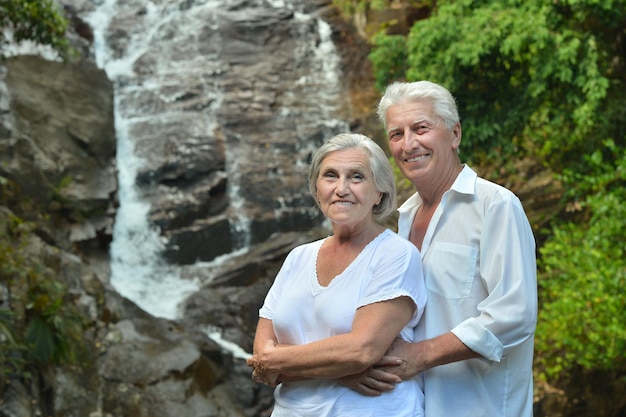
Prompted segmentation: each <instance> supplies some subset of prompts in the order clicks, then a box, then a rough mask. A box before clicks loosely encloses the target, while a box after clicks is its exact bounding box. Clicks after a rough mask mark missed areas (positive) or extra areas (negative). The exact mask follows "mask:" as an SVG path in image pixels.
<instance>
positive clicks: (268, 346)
mask: <svg viewBox="0 0 626 417" xmlns="http://www.w3.org/2000/svg"><path fill="white" fill-rule="evenodd" d="M274 349H276V344H275V343H274V341H273V340H268V341H267V342H265V345H264V346H263V348H262V349H261V350H260V351H259V352H255V353H254V355H253V356H252V357H251V358H248V359H247V360H246V364H247V365H248V366H250V367H252V380H253V381H254V382H259V383H262V384H265V385H269V386H270V387H275V386H276V385H278V383H279V381H278V377H279V376H280V374H278V373H274V372H270V371H268V370H267V362H266V361H267V356H268V355H269V354H270V353H271V352H272V351H273V350H274Z"/></svg>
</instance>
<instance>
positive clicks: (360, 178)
mask: <svg viewBox="0 0 626 417" xmlns="http://www.w3.org/2000/svg"><path fill="white" fill-rule="evenodd" d="M352 178H353V179H355V180H359V181H360V180H362V179H363V178H365V177H364V176H363V175H362V174H359V173H356V174H353V175H352Z"/></svg>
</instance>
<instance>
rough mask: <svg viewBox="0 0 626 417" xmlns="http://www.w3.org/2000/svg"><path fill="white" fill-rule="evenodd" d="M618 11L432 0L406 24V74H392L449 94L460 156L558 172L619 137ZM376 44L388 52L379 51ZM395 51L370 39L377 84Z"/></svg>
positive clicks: (621, 21)
mask: <svg viewBox="0 0 626 417" xmlns="http://www.w3.org/2000/svg"><path fill="white" fill-rule="evenodd" d="M624 10H626V1H625V0H615V1H609V0H607V1H604V2H601V3H599V2H596V1H592V0H589V1H583V0H580V1H563V2H545V1H543V0H529V1H512V0H498V1H494V0H483V1H473V0H460V1H451V0H447V1H439V2H437V8H436V9H435V10H434V12H433V14H432V16H431V17H430V18H428V19H424V20H421V21H418V22H416V23H415V24H414V26H413V28H412V29H411V32H410V33H409V35H408V37H407V40H406V48H407V49H406V50H407V51H408V55H407V71H406V74H405V76H404V77H398V78H406V79H408V80H418V79H428V80H432V81H435V82H438V83H441V84H442V85H444V86H446V87H448V88H449V89H450V90H451V91H452V92H453V94H454V95H455V97H456V98H457V100H458V103H459V109H460V113H461V117H462V119H463V144H462V149H461V151H462V157H463V158H464V159H466V160H467V159H469V158H470V156H471V158H472V159H473V160H474V161H475V162H477V163H480V162H481V161H483V160H485V159H490V158H497V157H499V158H506V157H520V156H522V155H537V156H538V157H540V158H543V159H545V161H546V163H547V164H550V165H557V170H558V168H560V167H562V166H563V161H568V160H571V163H573V164H576V163H578V162H580V158H579V156H580V155H582V153H584V152H588V151H589V150H593V149H594V148H595V147H596V146H597V144H598V143H599V142H600V141H602V140H604V139H605V138H608V137H623V136H624V128H623V126H624V121H625V120H626V115H625V111H624V109H623V106H622V105H619V106H618V105H617V104H618V103H620V102H621V101H620V100H621V99H622V96H623V91H624V89H625V88H626V86H625V83H624V78H625V76H626V75H625V73H624V71H623V65H624V64H623V59H620V56H623V51H622V50H620V49H619V48H620V45H623V42H620V41H619V40H620V39H621V37H622V34H621V31H622V28H623V27H624V26H625V25H626V12H625V11H624ZM383 36H384V35H383ZM377 45H382V47H383V48H385V49H387V51H385V53H384V54H377V52H376V49H377V48H378V46H377ZM394 47H397V48H398V50H397V51H396V52H395V53H397V54H398V56H400V54H402V53H404V48H405V46H404V45H402V44H401V43H400V42H397V41H395V42H391V41H389V42H385V41H384V40H381V39H376V43H375V46H374V48H375V50H374V51H373V53H372V61H373V65H374V69H375V71H376V74H377V77H380V78H378V80H377V81H378V82H379V84H381V85H385V84H387V83H388V80H389V77H387V78H385V77H386V75H385V72H386V69H385V68H386V67H387V66H388V65H389V64H388V63H387V62H386V61H385V60H386V57H389V56H394V51H389V50H388V49H390V48H394ZM621 48H623V46H621ZM620 126H621V127H620ZM581 151H582V152H581Z"/></svg>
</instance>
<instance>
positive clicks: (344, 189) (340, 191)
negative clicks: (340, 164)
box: [335, 178, 350, 195]
mask: <svg viewBox="0 0 626 417" xmlns="http://www.w3.org/2000/svg"><path fill="white" fill-rule="evenodd" d="M335 192H336V193H337V195H346V194H347V193H349V192H350V182H349V181H348V179H347V178H339V181H337V188H336V189H335Z"/></svg>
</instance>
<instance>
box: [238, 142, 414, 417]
mask: <svg viewBox="0 0 626 417" xmlns="http://www.w3.org/2000/svg"><path fill="white" fill-rule="evenodd" d="M309 188H310V191H311V195H312V196H313V198H315V200H316V201H317V205H318V206H319V208H320V210H321V211H322V212H323V214H324V216H325V217H326V218H327V219H328V220H329V222H330V224H331V225H332V235H331V236H329V237H326V238H324V239H321V240H318V241H315V242H312V243H308V244H304V245H301V246H299V247H296V248H295V249H293V250H292V251H291V252H290V253H289V255H288V256H287V258H286V259H285V262H284V264H283V265H282V267H281V269H280V271H279V273H278V275H277V276H276V278H275V281H274V284H273V285H272V287H271V288H270V290H269V292H268V294H267V297H266V299H265V302H264V304H263V306H262V307H261V309H260V311H259V316H260V318H259V322H258V325H257V330H256V335H255V339H254V355H253V357H252V358H250V359H249V360H248V365H249V366H252V367H253V368H254V370H253V379H254V380H255V381H257V382H263V383H265V384H267V385H270V386H276V389H275V392H274V398H275V402H274V409H273V413H272V416H273V417H283V416H300V417H303V416H311V417H313V416H314V417H324V416H332V417H340V416H344V417H347V416H354V417H368V416H372V417H373V416H381V415H393V416H396V417H402V416H406V417H413V416H422V415H423V414H422V413H423V409H422V404H423V392H422V390H421V388H420V384H419V382H418V380H417V378H412V379H410V380H407V381H404V382H403V383H401V384H397V385H396V386H395V388H394V389H393V391H391V392H389V393H385V394H384V395H381V396H379V397H367V396H363V395H360V394H358V393H357V392H355V391H353V390H351V389H349V388H347V387H345V386H343V385H342V384H340V383H339V382H337V381H336V380H335V378H339V377H343V376H346V375H351V374H355V373H358V372H362V371H364V370H365V369H367V368H368V367H369V366H371V365H373V364H375V363H377V362H378V361H379V360H380V359H381V358H382V357H383V355H384V354H385V351H386V350H387V349H388V348H389V347H390V345H391V343H392V342H393V340H394V339H395V338H398V337H399V338H401V339H403V340H406V341H408V342H411V341H413V339H414V327H415V326H416V324H417V322H418V321H419V319H420V317H421V315H422V312H423V309H424V305H425V302H426V296H425V294H426V290H425V286H424V280H423V276H422V265H421V260H420V255H419V252H418V250H417V248H416V247H415V246H414V245H413V244H411V243H410V242H409V241H407V240H406V239H402V238H400V237H399V236H398V235H396V234H395V233H394V232H392V231H390V230H388V229H386V228H385V227H383V226H382V225H381V224H380V221H381V220H383V219H385V218H386V217H387V216H389V215H390V214H391V213H392V212H393V211H394V210H395V208H396V191H395V185H394V177H393V172H392V169H391V165H390V163H389V160H388V159H387V156H386V155H385V153H384V152H383V150H382V149H381V148H380V147H379V146H378V145H377V144H376V143H375V142H374V141H372V140H371V139H369V138H368V137H366V136H363V135H360V134H353V133H345V134H340V135H337V136H335V137H334V138H332V139H330V140H329V141H328V142H326V143H325V144H324V145H322V146H321V147H320V148H319V149H318V151H317V152H316V153H315V155H314V156H313V160H312V164H311V168H310V172H309ZM398 382H399V380H398Z"/></svg>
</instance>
